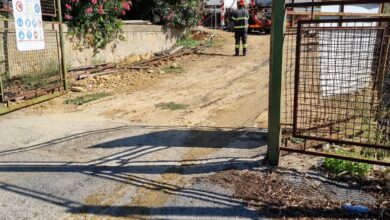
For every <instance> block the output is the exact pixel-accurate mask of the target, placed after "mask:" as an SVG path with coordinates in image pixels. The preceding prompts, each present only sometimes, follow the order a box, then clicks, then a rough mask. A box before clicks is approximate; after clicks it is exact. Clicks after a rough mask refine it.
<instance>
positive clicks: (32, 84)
mask: <svg viewBox="0 0 390 220" xmlns="http://www.w3.org/2000/svg"><path fill="white" fill-rule="evenodd" d="M18 79H19V80H20V81H21V82H22V83H23V85H24V86H25V88H26V89H28V90H30V89H39V88H46V87H48V86H49V85H50V84H51V83H53V82H58V81H59V79H60V77H59V65H58V62H55V61H51V62H48V63H47V64H45V65H41V66H40V67H39V68H38V69H36V70H34V71H33V72H32V73H30V74H26V75H22V76H20V77H19V78H18Z"/></svg>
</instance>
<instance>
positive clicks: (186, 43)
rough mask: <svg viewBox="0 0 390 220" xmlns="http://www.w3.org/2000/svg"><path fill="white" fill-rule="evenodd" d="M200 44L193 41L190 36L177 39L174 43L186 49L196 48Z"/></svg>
mask: <svg viewBox="0 0 390 220" xmlns="http://www.w3.org/2000/svg"><path fill="white" fill-rule="evenodd" d="M200 44H201V42H200V41H198V40H195V39H193V38H192V37H191V36H186V37H183V38H181V39H179V40H178V41H177V43H176V45H178V46H183V47H187V48H193V47H197V46H199V45H200Z"/></svg>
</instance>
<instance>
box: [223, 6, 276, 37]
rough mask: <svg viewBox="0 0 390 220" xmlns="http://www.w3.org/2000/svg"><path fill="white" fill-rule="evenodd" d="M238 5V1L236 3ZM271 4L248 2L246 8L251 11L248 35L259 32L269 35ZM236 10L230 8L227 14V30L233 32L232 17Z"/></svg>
mask: <svg viewBox="0 0 390 220" xmlns="http://www.w3.org/2000/svg"><path fill="white" fill-rule="evenodd" d="M234 3H235V4H234V5H236V1H234ZM271 4H272V1H270V0H257V1H256V0H249V1H246V8H247V9H248V10H249V15H250V16H249V21H248V23H249V27H248V33H252V32H258V33H266V34H269V33H270V32H271V24H272V22H271ZM235 10H236V8H228V9H226V13H225V24H226V27H225V28H226V29H227V30H229V31H233V22H232V19H231V17H232V15H233V13H234V11H235Z"/></svg>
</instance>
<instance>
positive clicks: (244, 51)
mask: <svg viewBox="0 0 390 220" xmlns="http://www.w3.org/2000/svg"><path fill="white" fill-rule="evenodd" d="M242 53H243V55H244V56H246V48H244V49H243V50H242Z"/></svg>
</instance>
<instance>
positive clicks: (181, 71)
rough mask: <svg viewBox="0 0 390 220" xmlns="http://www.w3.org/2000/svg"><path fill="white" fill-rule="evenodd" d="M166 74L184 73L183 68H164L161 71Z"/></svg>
mask: <svg viewBox="0 0 390 220" xmlns="http://www.w3.org/2000/svg"><path fill="white" fill-rule="evenodd" d="M161 70H162V71H164V72H165V73H173V74H180V73H183V72H184V67H183V66H170V67H164V68H162V69H161Z"/></svg>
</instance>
